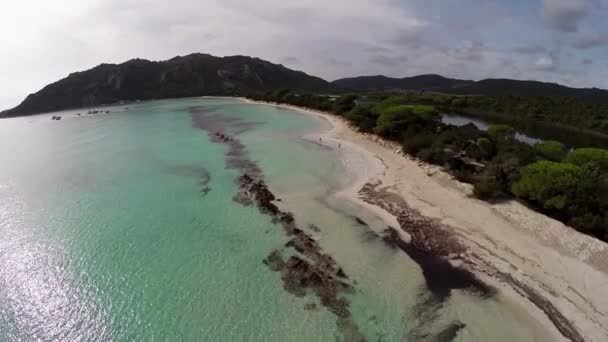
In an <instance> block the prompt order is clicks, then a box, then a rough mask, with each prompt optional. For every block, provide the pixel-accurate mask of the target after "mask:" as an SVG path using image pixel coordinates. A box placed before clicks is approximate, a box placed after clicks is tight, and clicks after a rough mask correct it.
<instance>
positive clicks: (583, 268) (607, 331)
mask: <svg viewBox="0 0 608 342" xmlns="http://www.w3.org/2000/svg"><path fill="white" fill-rule="evenodd" d="M268 105H274V104H268ZM281 107H284V108H290V109H295V110H298V111H301V112H303V113H307V114H309V115H313V116H315V117H317V118H320V119H322V120H326V121H327V122H329V123H330V124H331V129H330V130H329V131H327V132H324V133H322V134H320V135H319V137H320V138H321V139H322V143H323V144H325V145H327V146H329V147H332V148H335V149H337V150H338V151H339V153H340V155H341V158H342V161H343V162H344V164H345V166H346V168H347V169H348V170H349V173H352V176H353V178H352V179H353V181H352V182H351V183H350V184H349V186H348V187H347V188H345V189H343V190H342V191H341V192H340V193H339V194H338V195H339V196H343V197H344V198H346V199H348V200H351V201H353V202H355V203H356V204H358V205H361V206H364V207H365V208H367V209H369V210H370V211H372V212H373V213H375V214H376V215H377V216H378V217H379V218H381V219H382V220H383V221H384V222H385V223H386V224H387V225H389V226H391V227H400V226H401V228H402V229H399V235H400V237H401V238H402V239H404V240H410V239H412V235H411V234H408V231H407V229H406V228H404V227H403V225H400V223H399V222H400V221H401V222H402V220H401V219H400V218H399V217H398V216H399V213H400V212H402V211H404V212H414V213H416V215H418V214H419V215H422V216H423V217H425V218H428V219H429V220H432V222H434V224H435V225H436V227H440V230H441V234H438V236H439V237H436V238H435V241H431V244H430V245H433V244H435V246H437V244H439V243H441V242H442V240H441V239H443V240H444V241H447V240H449V241H447V242H449V243H448V244H457V245H458V246H459V247H462V248H463V251H459V253H458V255H457V256H454V255H450V256H449V257H450V258H452V260H453V262H454V263H458V265H459V267H462V268H464V269H467V270H469V271H471V272H473V273H475V275H477V276H478V277H479V278H480V279H482V280H483V281H484V282H486V283H488V284H489V285H491V286H494V287H495V288H497V289H499V296H498V297H497V300H505V301H510V302H513V303H515V304H516V305H520V306H522V307H523V308H524V309H525V310H526V311H528V312H529V313H530V314H532V315H533V316H534V317H535V318H536V319H537V320H538V322H539V323H540V324H542V325H543V326H544V327H545V328H546V329H547V331H548V334H549V335H551V337H550V339H551V340H554V341H560V340H561V341H568V340H570V341H598V342H599V341H606V340H608V296H606V295H605V289H606V288H608V245H607V244H605V243H603V242H601V241H598V240H595V239H593V238H591V237H588V236H585V235H583V234H580V233H578V232H577V231H575V230H574V229H572V228H569V227H567V226H565V225H564V224H562V223H560V222H558V221H556V220H553V219H551V218H549V217H546V216H544V215H541V214H539V213H536V212H534V211H533V210H531V209H529V208H527V207H525V206H524V205H522V204H520V203H518V202H516V201H508V202H503V203H500V204H490V203H487V202H483V201H480V200H477V199H475V198H473V197H472V196H471V193H472V188H471V186H470V185H468V184H464V183H461V182H458V181H456V180H455V179H453V178H452V177H451V176H450V175H448V174H446V173H445V172H443V171H441V169H440V168H439V167H437V166H433V165H428V164H424V163H422V162H420V161H417V160H414V159H413V158H411V157H409V156H407V155H404V154H403V153H402V152H401V149H400V147H399V146H398V145H396V144H393V143H389V142H385V141H383V140H381V139H379V138H378V137H376V136H373V135H366V134H361V133H358V132H356V131H355V130H353V129H351V128H350V127H349V125H348V123H347V122H346V121H344V120H343V119H342V118H340V117H337V116H334V115H328V114H325V113H321V112H317V111H311V110H306V109H302V108H297V107H293V106H283V105H281ZM364 189H367V190H364ZM410 233H411V232H410ZM427 233H428V234H427V237H428V236H430V238H428V239H429V240H433V239H434V237H433V234H435V233H436V232H427ZM446 236H449V239H446ZM447 242H446V243H447ZM446 248H448V251H449V246H448V247H446Z"/></svg>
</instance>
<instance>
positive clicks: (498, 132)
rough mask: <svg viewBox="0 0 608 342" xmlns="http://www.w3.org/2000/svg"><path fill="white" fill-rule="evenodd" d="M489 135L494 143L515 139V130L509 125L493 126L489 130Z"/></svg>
mask: <svg viewBox="0 0 608 342" xmlns="http://www.w3.org/2000/svg"><path fill="white" fill-rule="evenodd" d="M488 134H489V135H490V137H491V138H492V139H493V140H494V141H506V140H513V139H515V129H513V127H511V126H509V125H493V126H490V127H489V128H488Z"/></svg>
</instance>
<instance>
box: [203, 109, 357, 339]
mask: <svg viewBox="0 0 608 342" xmlns="http://www.w3.org/2000/svg"><path fill="white" fill-rule="evenodd" d="M192 118H193V120H194V124H195V126H196V127H198V128H201V129H204V130H206V131H207V134H208V135H209V137H210V139H211V141H213V142H216V143H221V144H224V145H227V146H228V147H229V150H228V152H227V154H226V166H227V167H228V168H232V169H236V170H239V171H241V172H242V174H241V175H240V176H239V177H237V179H236V184H237V186H238V189H239V191H238V193H237V194H236V195H235V196H234V200H235V201H236V202H238V203H241V204H243V205H255V206H256V207H257V208H258V209H259V210H260V212H262V213H264V214H266V215H268V216H270V217H272V221H273V222H274V223H276V224H278V226H280V227H282V228H283V230H284V232H285V234H286V235H287V236H288V237H290V240H289V241H288V242H287V243H286V244H285V245H284V246H283V247H284V248H282V249H281V250H275V251H272V252H271V253H270V255H268V257H266V258H265V259H264V260H263V262H264V264H266V265H267V266H268V267H269V268H270V269H271V270H272V271H274V272H279V273H280V274H281V279H282V281H283V287H284V288H285V290H287V291H288V292H290V293H292V294H293V295H295V296H298V297H303V296H306V295H308V294H314V295H316V297H317V298H319V300H320V303H321V305H323V306H324V307H325V308H327V309H328V310H329V311H330V312H332V313H333V314H335V315H336V316H337V317H338V320H337V324H338V328H339V330H340V331H341V332H342V334H343V337H344V340H345V341H356V342H362V341H365V340H366V339H365V337H364V336H363V335H362V334H361V333H360V332H359V328H358V326H357V324H356V323H355V322H354V321H353V319H352V317H351V312H350V302H349V301H348V299H347V298H346V297H345V296H344V295H345V294H346V293H347V292H349V291H350V290H352V287H351V285H350V284H349V283H348V276H347V275H346V272H344V270H343V269H342V268H341V267H339V266H338V265H337V263H336V261H335V260H334V259H333V257H332V256H331V255H329V254H327V253H324V252H323V250H322V248H321V246H320V245H319V243H318V242H317V241H316V240H315V239H314V238H313V237H312V236H310V235H309V234H308V233H306V232H305V231H304V230H302V229H300V228H298V226H297V222H296V219H295V217H294V215H293V214H292V213H290V212H288V211H283V210H281V209H280V208H279V207H278V206H277V205H276V204H275V202H278V199H277V197H276V196H275V195H274V194H273V193H272V192H271V191H270V189H269V188H268V186H267V185H266V183H265V182H264V177H263V175H262V172H261V170H260V168H259V167H258V166H257V165H256V164H255V163H254V162H253V161H251V160H250V159H249V158H248V156H247V153H246V150H245V146H244V145H243V144H242V143H241V142H240V141H239V140H238V139H237V138H235V137H234V136H232V135H230V134H228V133H227V132H226V127H225V126H224V124H225V122H223V121H222V120H225V119H221V118H218V117H216V116H214V115H212V114H211V113H208V112H205V111H203V110H199V109H196V110H193V111H192ZM234 125H235V122H231V127H234ZM309 227H310V229H311V231H315V232H316V231H320V229H319V228H318V227H317V226H314V225H310V226H309ZM283 254H286V255H288V257H287V259H285V258H284V257H283ZM309 307H310V306H309Z"/></svg>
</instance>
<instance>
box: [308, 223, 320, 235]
mask: <svg viewBox="0 0 608 342" xmlns="http://www.w3.org/2000/svg"><path fill="white" fill-rule="evenodd" d="M308 229H310V230H312V231H313V232H315V233H320V232H321V229H320V228H319V227H317V226H316V225H314V224H309V225H308Z"/></svg>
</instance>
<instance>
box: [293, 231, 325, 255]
mask: <svg viewBox="0 0 608 342" xmlns="http://www.w3.org/2000/svg"><path fill="white" fill-rule="evenodd" d="M294 232H295V235H296V236H295V237H294V238H293V239H291V240H289V242H287V244H285V247H293V248H294V249H295V250H296V251H298V252H300V253H302V254H304V255H309V254H311V253H318V252H319V250H320V248H319V245H318V244H317V241H315V240H314V239H313V238H311V237H310V236H308V235H306V234H305V233H304V232H303V231H301V230H299V229H297V228H296V229H294Z"/></svg>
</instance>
